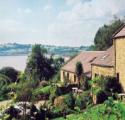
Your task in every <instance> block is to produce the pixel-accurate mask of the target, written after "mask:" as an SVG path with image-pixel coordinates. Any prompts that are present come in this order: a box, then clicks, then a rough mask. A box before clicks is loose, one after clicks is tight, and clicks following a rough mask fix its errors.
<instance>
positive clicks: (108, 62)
mask: <svg viewBox="0 0 125 120" xmlns="http://www.w3.org/2000/svg"><path fill="white" fill-rule="evenodd" d="M92 64H94V65H99V66H111V67H112V66H114V64H115V60H114V46H112V47H110V48H109V49H108V50H107V51H105V52H104V53H102V54H101V55H99V56H98V57H97V58H96V59H95V60H94V61H93V62H92Z"/></svg>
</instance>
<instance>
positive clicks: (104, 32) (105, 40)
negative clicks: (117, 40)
mask: <svg viewBox="0 0 125 120" xmlns="http://www.w3.org/2000/svg"><path fill="white" fill-rule="evenodd" d="M123 24H124V23H123V21H122V20H120V19H115V20H114V21H113V22H112V23H111V24H109V25H104V26H103V27H101V28H99V30H98V31H97V33H96V35H95V38H94V44H95V47H93V48H94V49H96V50H106V49H107V48H109V47H110V46H111V45H112V44H113V41H112V35H113V34H114V33H115V32H116V31H117V30H118V29H119V28H120V27H121V26H122V25H123Z"/></svg>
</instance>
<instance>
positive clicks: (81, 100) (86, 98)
mask: <svg viewBox="0 0 125 120" xmlns="http://www.w3.org/2000/svg"><path fill="white" fill-rule="evenodd" d="M91 103H92V98H91V96H90V93H89V91H86V92H84V93H81V94H78V95H76V98H75V106H76V107H79V108H80V109H85V108H86V107H87V106H89V105H90V104H91Z"/></svg>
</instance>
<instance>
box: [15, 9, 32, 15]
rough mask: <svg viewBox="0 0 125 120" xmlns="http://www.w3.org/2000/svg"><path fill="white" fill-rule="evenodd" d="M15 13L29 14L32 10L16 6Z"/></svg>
mask: <svg viewBox="0 0 125 120" xmlns="http://www.w3.org/2000/svg"><path fill="white" fill-rule="evenodd" d="M17 13H20V14H29V13H32V10H31V9H30V8H25V9H22V8H17Z"/></svg>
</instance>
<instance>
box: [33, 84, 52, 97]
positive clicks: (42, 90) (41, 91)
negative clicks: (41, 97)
mask: <svg viewBox="0 0 125 120" xmlns="http://www.w3.org/2000/svg"><path fill="white" fill-rule="evenodd" d="M50 91H51V86H50V85H49V86H46V87H38V88H36V89H35V90H34V92H33V94H34V95H38V94H50Z"/></svg>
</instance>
